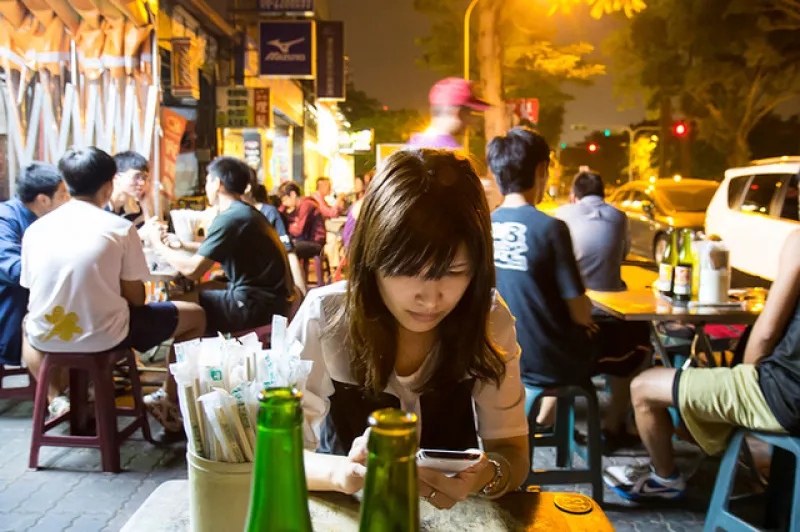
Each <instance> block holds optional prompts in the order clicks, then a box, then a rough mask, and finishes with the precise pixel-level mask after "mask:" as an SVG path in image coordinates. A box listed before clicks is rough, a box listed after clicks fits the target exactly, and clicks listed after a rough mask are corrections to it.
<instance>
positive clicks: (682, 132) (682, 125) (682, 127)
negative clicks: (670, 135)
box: [672, 122, 689, 137]
mask: <svg viewBox="0 0 800 532" xmlns="http://www.w3.org/2000/svg"><path fill="white" fill-rule="evenodd" d="M672 131H673V132H674V133H675V136H676V137H684V136H686V134H687V133H688V132H689V127H688V126H687V125H686V122H677V123H676V124H675V125H674V126H673V127H672Z"/></svg>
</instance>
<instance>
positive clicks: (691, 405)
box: [604, 231, 800, 499]
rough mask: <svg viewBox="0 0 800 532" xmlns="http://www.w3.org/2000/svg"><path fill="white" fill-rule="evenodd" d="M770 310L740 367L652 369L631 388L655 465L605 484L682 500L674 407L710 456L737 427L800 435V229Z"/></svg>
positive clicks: (632, 495)
mask: <svg viewBox="0 0 800 532" xmlns="http://www.w3.org/2000/svg"><path fill="white" fill-rule="evenodd" d="M779 264H780V267H779V270H778V275H777V277H776V279H775V282H774V283H773V284H772V288H771V289H770V294H769V298H768V299H767V303H766V305H765V307H764V311H763V312H762V313H761V315H760V316H759V318H758V320H757V321H756V324H755V326H754V327H753V330H752V332H751V334H750V337H749V339H747V342H746V345H745V348H744V363H743V364H740V365H738V366H736V367H734V368H706V369H704V368H689V369H685V370H683V371H681V370H679V369H667V368H653V369H650V370H647V371H645V372H643V373H642V374H641V375H639V376H638V377H637V378H636V379H634V381H633V383H632V384H631V396H632V402H633V406H634V410H635V413H636V425H637V427H638V429H639V435H640V436H641V438H642V442H644V444H645V446H646V447H647V450H648V451H649V452H650V459H651V464H642V465H638V466H633V467H631V466H613V467H608V468H606V470H605V474H604V479H605V482H606V484H608V485H609V486H610V487H611V488H612V489H614V491H616V492H617V493H618V494H619V495H621V496H622V497H625V498H627V499H646V498H651V499H652V498H660V499H674V498H678V497H681V496H683V494H684V491H685V489H686V479H685V478H684V476H683V475H682V474H681V472H680V471H679V470H678V469H677V467H676V466H675V461H674V459H673V451H672V434H673V431H674V429H673V425H672V421H671V418H670V416H669V413H668V411H667V408H668V407H670V406H676V407H677V408H678V411H679V413H680V416H681V418H682V420H683V422H684V424H685V425H686V428H687V429H688V430H689V432H690V433H691V436H692V437H693V438H694V439H695V441H696V442H697V443H698V445H700V447H702V449H703V450H704V451H705V452H706V453H708V454H717V453H720V452H722V451H724V450H725V448H726V447H727V445H728V439H729V438H730V436H731V434H732V432H733V431H734V430H735V429H736V427H744V428H748V429H752V430H761V431H765V432H774V433H782V434H786V433H789V434H791V435H793V436H800V282H798V279H800V231H796V232H794V233H792V234H791V235H790V236H789V238H787V240H786V242H785V244H784V246H783V249H782V250H781V256H780V262H779Z"/></svg>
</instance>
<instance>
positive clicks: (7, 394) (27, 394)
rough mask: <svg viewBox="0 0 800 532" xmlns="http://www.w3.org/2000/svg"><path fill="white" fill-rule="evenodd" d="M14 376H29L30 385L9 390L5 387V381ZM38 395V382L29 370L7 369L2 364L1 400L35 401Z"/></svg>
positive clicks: (0, 377) (0, 374)
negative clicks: (35, 396)
mask: <svg viewBox="0 0 800 532" xmlns="http://www.w3.org/2000/svg"><path fill="white" fill-rule="evenodd" d="M14 375H27V376H28V385H27V386H17V387H12V388H8V387H5V386H3V379H5V378H6V377H13V376H14ZM35 394H36V381H35V380H34V379H33V377H31V374H30V373H28V369H27V368H7V367H5V366H4V365H2V364H0V399H33V396H34V395H35Z"/></svg>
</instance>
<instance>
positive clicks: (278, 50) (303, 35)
mask: <svg viewBox="0 0 800 532" xmlns="http://www.w3.org/2000/svg"><path fill="white" fill-rule="evenodd" d="M258 44H259V73H260V74H261V75H262V76H270V77H281V78H298V79H313V78H314V74H315V72H314V71H315V66H316V63H315V53H314V52H315V51H316V46H315V44H316V43H315V25H314V21H313V20H301V21H296V20H280V21H278V20H275V21H268V22H261V23H260V25H259V42H258Z"/></svg>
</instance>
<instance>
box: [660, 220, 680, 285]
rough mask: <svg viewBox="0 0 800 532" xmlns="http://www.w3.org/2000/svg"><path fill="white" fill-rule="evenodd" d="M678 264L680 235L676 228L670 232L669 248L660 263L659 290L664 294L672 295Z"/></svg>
mask: <svg viewBox="0 0 800 532" xmlns="http://www.w3.org/2000/svg"><path fill="white" fill-rule="evenodd" d="M677 265H678V235H677V233H676V232H675V230H671V231H670V232H669V240H668V241H667V249H665V250H664V256H663V257H661V263H660V264H659V265H658V290H659V291H660V292H661V294H662V295H665V296H671V295H672V285H673V281H674V278H675V266H677Z"/></svg>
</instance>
